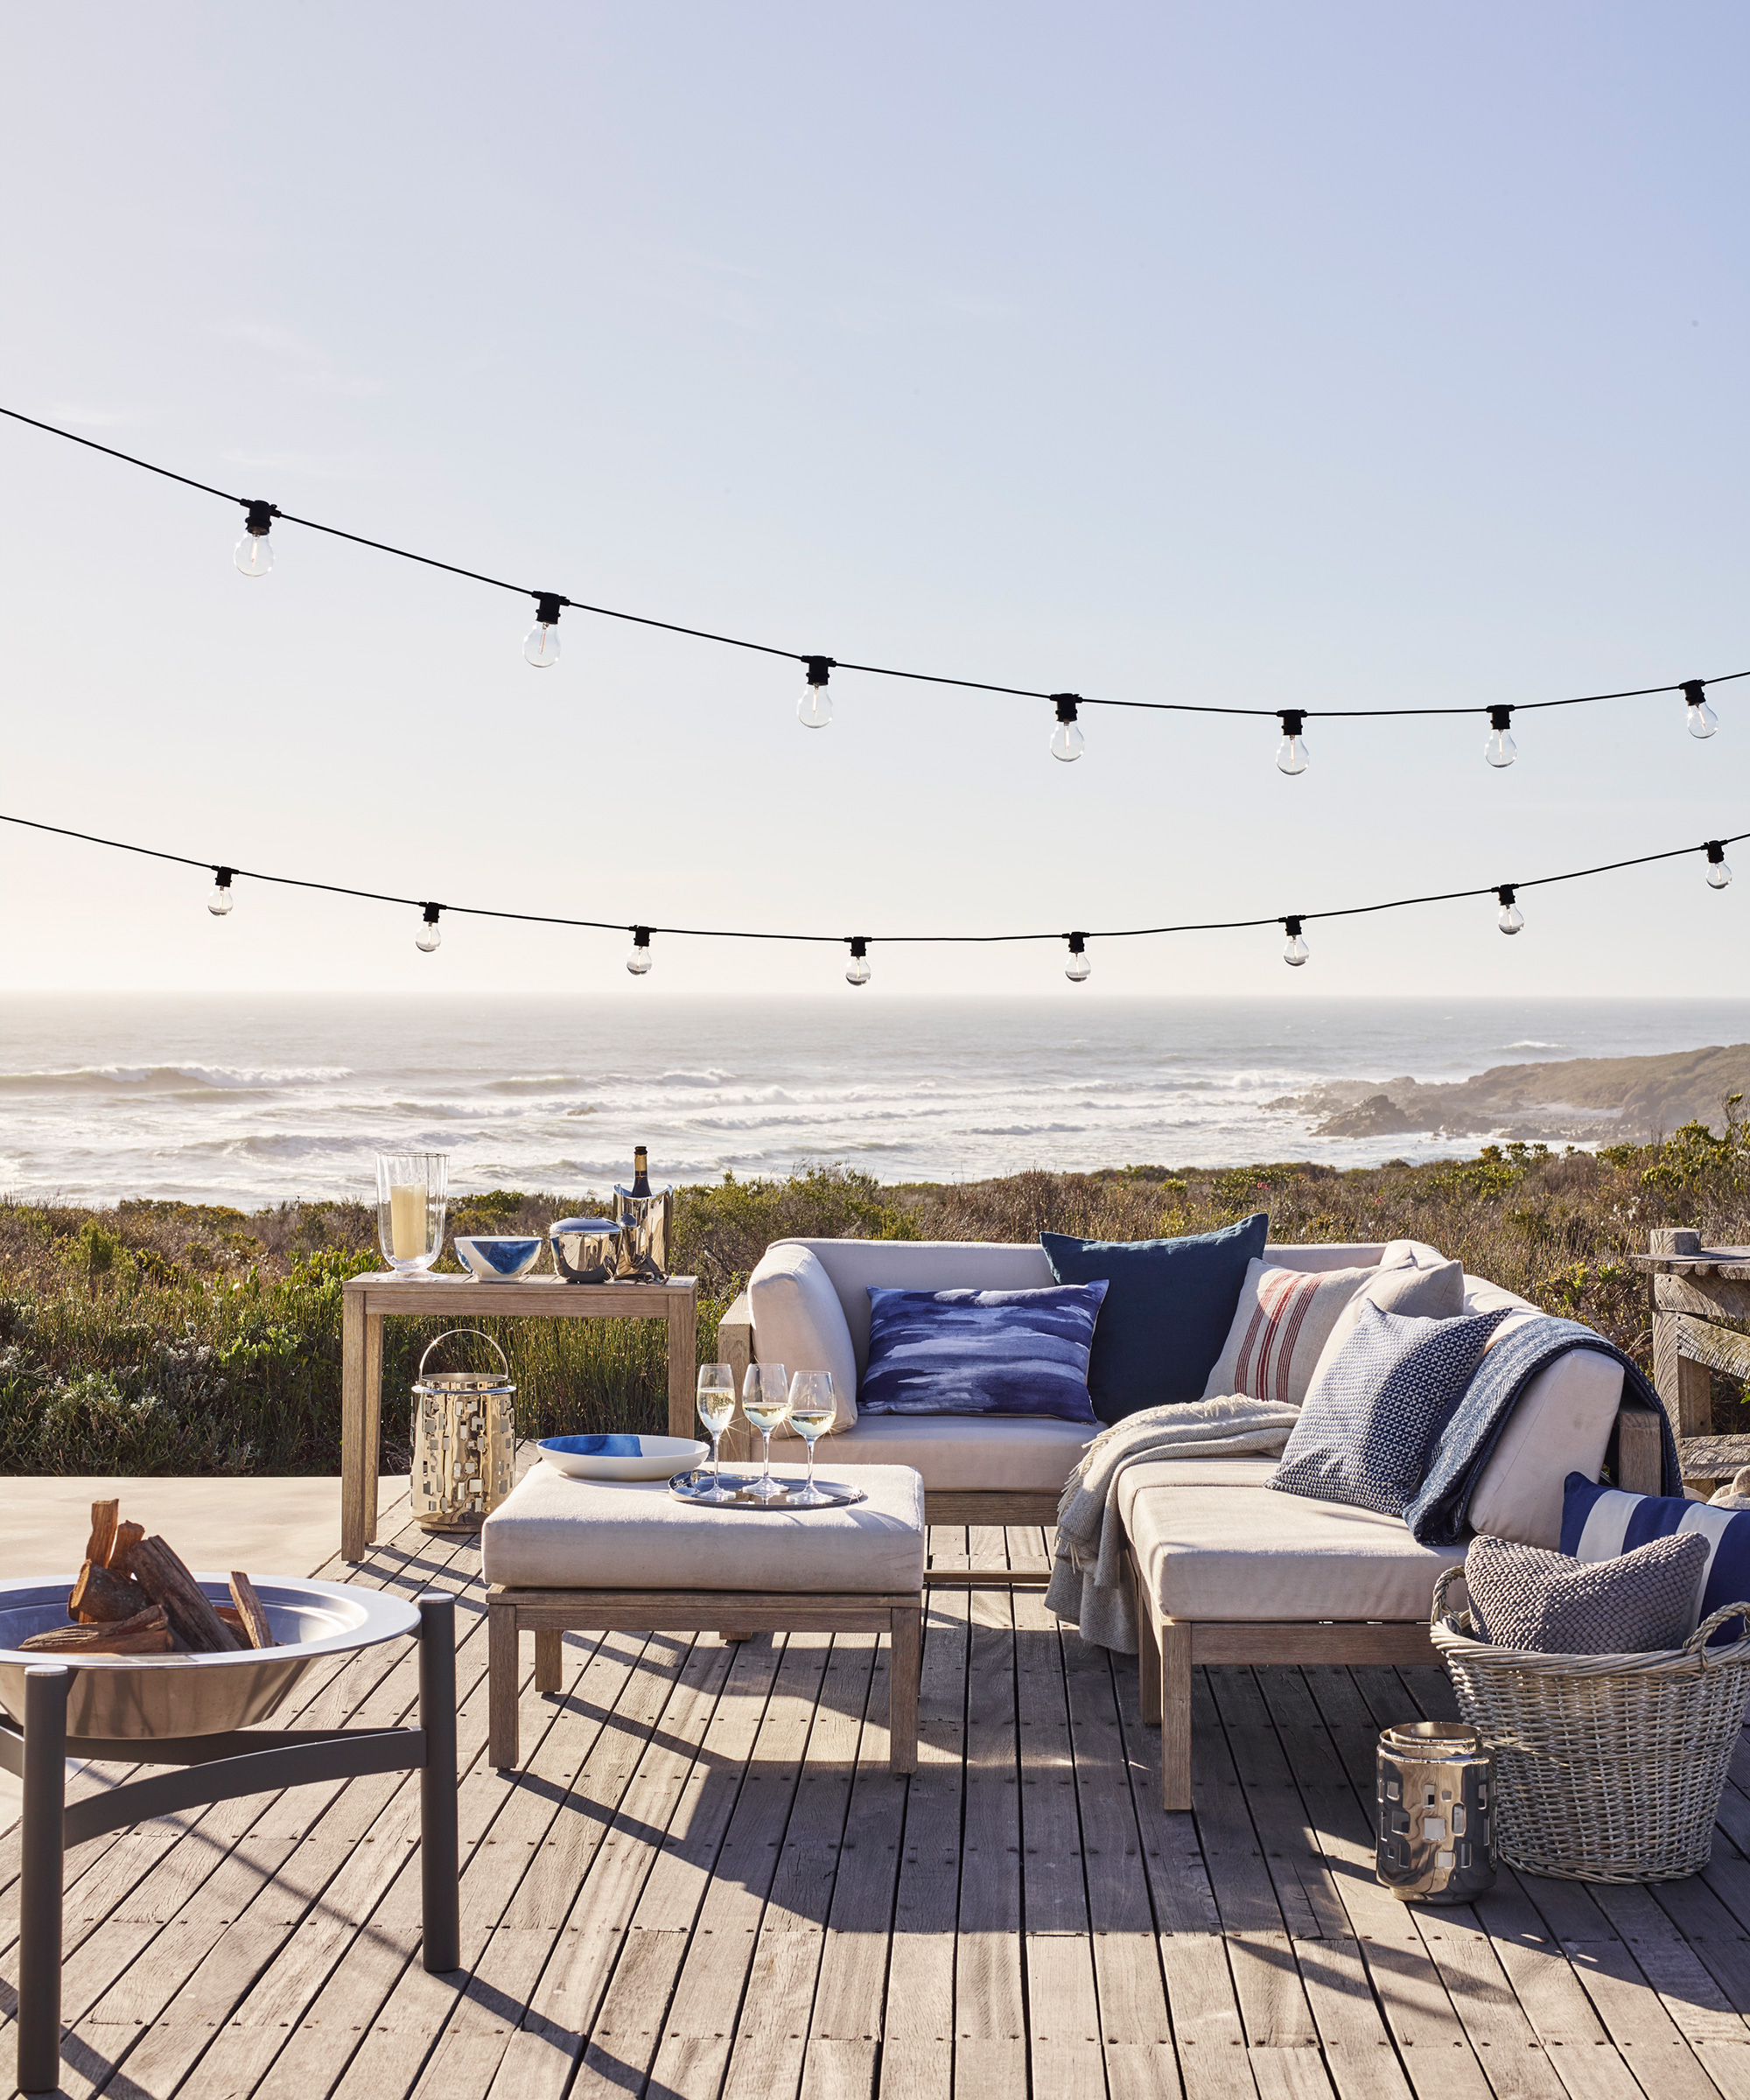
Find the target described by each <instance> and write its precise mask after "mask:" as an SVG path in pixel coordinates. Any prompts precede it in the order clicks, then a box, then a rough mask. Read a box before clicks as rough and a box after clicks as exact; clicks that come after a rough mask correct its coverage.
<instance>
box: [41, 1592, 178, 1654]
mask: <svg viewBox="0 0 1750 2100" xmlns="http://www.w3.org/2000/svg"><path fill="white" fill-rule="evenodd" d="M170 1645H171V1632H170V1626H169V1622H168V1621H167V1620H166V1618H165V1613H164V1610H163V1608H162V1607H160V1606H158V1605H156V1604H153V1605H148V1606H147V1607H146V1608H145V1610H144V1611H143V1612H137V1613H136V1614H135V1615H134V1616H133V1617H132V1618H131V1619H123V1620H122V1621H119V1622H118V1623H116V1624H115V1625H112V1626H54V1627H51V1628H49V1630H48V1631H47V1632H46V1633H44V1634H32V1635H31V1636H30V1638H29V1639H28V1640H25V1641H21V1642H19V1643H18V1646H19V1647H20V1648H21V1649H28V1650H29V1651H30V1652H31V1654H32V1655H38V1656H165V1655H168V1654H169V1653H170Z"/></svg>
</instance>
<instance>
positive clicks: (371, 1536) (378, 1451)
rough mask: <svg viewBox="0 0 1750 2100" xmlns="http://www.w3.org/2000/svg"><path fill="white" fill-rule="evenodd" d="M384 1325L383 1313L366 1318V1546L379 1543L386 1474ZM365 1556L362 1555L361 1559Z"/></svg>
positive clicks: (368, 1314) (369, 1546) (366, 1548)
mask: <svg viewBox="0 0 1750 2100" xmlns="http://www.w3.org/2000/svg"><path fill="white" fill-rule="evenodd" d="M382 1387H383V1322H382V1314H381V1313H366V1315H365V1404H364V1410H363V1413H362V1417H361V1420H362V1424H363V1434H362V1436H361V1437H360V1442H361V1443H362V1445H363V1446H364V1453H365V1477H364V1512H365V1543H364V1551H368V1550H369V1549H370V1548H371V1547H372V1546H374V1545H375V1544H376V1543H377V1475H378V1474H380V1473H381V1471H382ZM362 1557H363V1554H362V1552H361V1554H360V1558H362Z"/></svg>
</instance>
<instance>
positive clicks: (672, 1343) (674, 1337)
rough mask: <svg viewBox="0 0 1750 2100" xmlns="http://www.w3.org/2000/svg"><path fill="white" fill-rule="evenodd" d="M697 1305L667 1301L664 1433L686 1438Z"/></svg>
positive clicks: (691, 1429) (696, 1343)
mask: <svg viewBox="0 0 1750 2100" xmlns="http://www.w3.org/2000/svg"><path fill="white" fill-rule="evenodd" d="M698 1353H699V1336H698V1307H697V1304H696V1303H695V1301H694V1300H693V1299H691V1298H690V1297H687V1298H679V1297H676V1298H673V1299H670V1300H669V1435H670V1436H671V1437H690V1436H693V1435H695V1434H696V1433H697V1432H696V1431H695V1430H694V1427H693V1395H694V1391H695V1389H696V1387H697V1356H698Z"/></svg>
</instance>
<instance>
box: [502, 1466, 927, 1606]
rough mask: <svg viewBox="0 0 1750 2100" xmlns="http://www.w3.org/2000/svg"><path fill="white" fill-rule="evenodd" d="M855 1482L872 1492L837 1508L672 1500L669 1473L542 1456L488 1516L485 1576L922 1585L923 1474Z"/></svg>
mask: <svg viewBox="0 0 1750 2100" xmlns="http://www.w3.org/2000/svg"><path fill="white" fill-rule="evenodd" d="M723 1470H724V1474H725V1477H727V1476H729V1475H731V1474H744V1475H746V1477H748V1478H750V1479H753V1478H757V1477H758V1474H759V1472H760V1468H759V1467H757V1466H740V1467H732V1466H725V1467H724V1469H723ZM783 1470H784V1472H785V1475H786V1477H787V1478H788V1477H789V1468H788V1467H785V1468H784V1469H783ZM821 1477H822V1479H823V1480H830V1479H831V1478H832V1477H833V1474H832V1468H831V1467H827V1466H823V1467H821ZM849 1484H850V1485H852V1486H855V1487H858V1488H862V1489H863V1490H864V1492H865V1495H867V1496H868V1498H869V1499H868V1500H867V1501H866V1502H852V1503H851V1504H850V1505H848V1506H847V1507H846V1508H844V1509H809V1510H800V1509H716V1508H713V1507H712V1506H711V1504H710V1503H709V1502H704V1503H696V1502H695V1503H690V1502H678V1501H676V1498H675V1496H674V1495H671V1494H670V1493H669V1483H668V1482H667V1481H568V1480H566V1479H565V1478H564V1476H563V1474H557V1473H555V1472H554V1471H553V1469H552V1467H549V1466H547V1465H545V1464H542V1465H538V1466H535V1467H531V1468H530V1470H529V1471H528V1473H527V1474H524V1476H523V1478H522V1479H521V1481H519V1482H518V1484H517V1486H516V1487H515V1488H514V1489H513V1490H512V1492H511V1494H510V1495H508V1496H507V1498H506V1499H505V1501H504V1502H500V1505H499V1507H498V1508H497V1509H494V1510H493V1513H492V1515H491V1516H488V1517H487V1519H486V1524H485V1527H484V1530H483V1531H482V1534H481V1540H480V1555H481V1560H482V1563H483V1565H484V1569H485V1573H486V1580H487V1581H488V1582H496V1583H502V1584H503V1585H505V1586H506V1587H507V1588H509V1589H539V1590H792V1591H802V1592H813V1593H820V1592H829V1591H852V1592H858V1593H863V1592H880V1591H886V1592H890V1593H891V1592H900V1591H911V1590H917V1589H921V1587H922V1586H923V1579H924V1486H923V1482H922V1481H921V1479H920V1478H919V1476H918V1475H917V1474H915V1473H914V1472H913V1470H912V1469H911V1467H909V1466H859V1467H858V1468H857V1469H856V1472H855V1474H851V1475H850V1477H849Z"/></svg>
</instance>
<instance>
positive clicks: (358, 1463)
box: [340, 1291, 367, 1560]
mask: <svg viewBox="0 0 1750 2100" xmlns="http://www.w3.org/2000/svg"><path fill="white" fill-rule="evenodd" d="M366 1542H367V1525H366V1522H365V1301H364V1297H363V1295H362V1293H361V1292H357V1291H346V1292H343V1293H342V1295H341V1299H340V1554H341V1558H343V1559H345V1560H362V1559H363V1558H365V1545H366Z"/></svg>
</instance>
